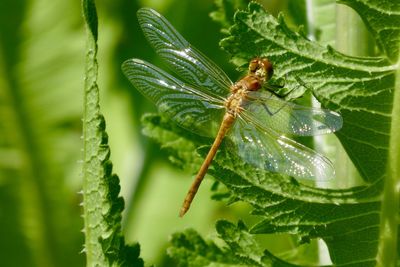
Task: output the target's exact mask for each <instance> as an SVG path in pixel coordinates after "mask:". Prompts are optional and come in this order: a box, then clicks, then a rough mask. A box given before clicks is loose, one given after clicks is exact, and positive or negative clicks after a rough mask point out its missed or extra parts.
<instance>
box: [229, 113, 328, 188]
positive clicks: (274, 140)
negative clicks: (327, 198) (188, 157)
mask: <svg viewBox="0 0 400 267" xmlns="http://www.w3.org/2000/svg"><path fill="white" fill-rule="evenodd" d="M230 138H231V139H232V141H233V142H234V143H235V144H236V145H237V148H238V154H239V156H240V157H241V158H242V159H243V160H244V161H246V162H248V163H250V164H251V165H253V166H255V167H256V168H259V169H265V170H268V171H271V172H277V173H282V174H286V175H289V176H292V177H294V178H298V179H312V180H318V181H324V180H328V179H331V178H333V177H334V176H335V170H334V168H333V166H332V163H331V162H330V161H329V160H328V159H327V158H325V157H324V156H322V155H319V154H318V153H316V152H315V151H313V150H311V149H309V148H307V147H305V146H303V145H301V144H299V143H297V142H295V141H293V140H291V139H289V138H287V137H285V136H279V135H278V134H277V133H276V132H275V131H273V130H270V129H267V128H266V127H264V126H261V125H258V124H257V123H256V122H249V121H246V120H245V119H244V118H243V117H238V119H237V121H236V123H235V125H234V126H233V129H232V131H231V132H230Z"/></svg>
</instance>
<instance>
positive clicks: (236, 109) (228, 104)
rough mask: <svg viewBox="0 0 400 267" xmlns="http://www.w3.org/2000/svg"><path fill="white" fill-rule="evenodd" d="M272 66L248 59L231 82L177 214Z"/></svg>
mask: <svg viewBox="0 0 400 267" xmlns="http://www.w3.org/2000/svg"><path fill="white" fill-rule="evenodd" d="M272 73H273V68H272V64H271V62H269V60H268V59H266V58H255V59H253V60H252V61H250V64H249V72H248V74H247V75H246V76H245V77H243V78H242V79H241V80H239V81H238V82H236V83H235V84H233V85H232V86H231V88H230V91H231V95H230V96H229V97H228V98H227V99H226V101H225V108H226V113H225V115H224V118H223V120H222V123H221V126H220V128H219V130H218V134H217V136H216V137H215V140H214V143H213V144H212V146H211V148H210V151H209V152H208V154H207V156H206V158H205V159H204V161H203V164H202V165H201V167H200V170H199V172H198V173H197V175H196V177H195V179H194V181H193V183H192V185H191V187H190V189H189V191H188V193H187V194H186V197H185V200H184V201H183V204H182V208H181V210H180V212H179V216H181V217H182V216H183V215H185V213H186V212H187V211H188V210H189V208H190V204H191V203H192V201H193V198H194V196H195V195H196V193H197V190H198V189H199V186H200V184H201V182H202V181H203V178H204V176H205V175H206V173H207V170H208V167H209V166H210V164H211V162H212V160H213V158H214V156H215V154H216V153H217V151H218V148H219V146H220V145H221V142H222V140H223V139H224V137H225V136H226V134H227V133H228V131H229V129H230V128H231V127H232V125H233V123H234V122H235V119H236V117H237V116H238V115H239V113H240V112H241V111H242V110H243V106H244V105H245V102H246V98H247V94H248V93H249V92H250V91H257V90H259V89H260V88H261V87H262V86H263V84H264V83H265V82H266V81H267V80H268V79H269V78H270V77H271V76H272Z"/></svg>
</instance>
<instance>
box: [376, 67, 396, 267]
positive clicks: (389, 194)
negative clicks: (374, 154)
mask: <svg viewBox="0 0 400 267" xmlns="http://www.w3.org/2000/svg"><path fill="white" fill-rule="evenodd" d="M394 88H395V91H394V96H393V110H392V114H393V115H392V123H391V127H392V128H391V132H390V142H389V162H388V167H387V177H386V179H385V186H384V191H383V198H382V213H381V219H380V239H379V247H378V257H377V261H378V263H377V266H384V267H392V266H393V267H394V266H397V242H398V240H397V235H398V233H397V231H398V225H399V220H398V211H399V208H400V207H399V205H400V202H399V198H400V132H399V129H400V117H399V115H398V114H400V69H397V71H396V83H395V87H394Z"/></svg>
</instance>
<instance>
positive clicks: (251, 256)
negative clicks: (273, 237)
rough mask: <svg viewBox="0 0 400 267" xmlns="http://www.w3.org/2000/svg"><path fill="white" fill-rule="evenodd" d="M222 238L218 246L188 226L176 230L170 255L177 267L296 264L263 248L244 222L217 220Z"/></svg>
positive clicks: (252, 266) (283, 266)
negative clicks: (221, 245) (222, 242)
mask: <svg viewBox="0 0 400 267" xmlns="http://www.w3.org/2000/svg"><path fill="white" fill-rule="evenodd" d="M216 229H217V232H218V235H219V238H220V239H222V240H223V241H224V243H225V244H226V245H224V246H223V247H220V246H218V245H217V244H216V243H214V242H212V241H206V240H204V239H203V238H202V237H201V236H200V235H199V234H198V233H197V232H196V231H194V230H192V229H188V230H186V231H184V232H183V233H175V234H174V235H173V236H172V238H171V241H170V247H169V248H168V254H169V256H171V257H172V258H173V259H174V260H175V261H176V262H177V263H178V264H177V266H181V267H183V266H188V267H200V266H230V267H234V266H242V267H244V266H249V267H250V266H251V267H254V266H274V267H285V266H286V267H290V266H297V265H293V264H290V263H288V262H285V261H282V260H280V259H278V258H277V257H275V256H274V255H272V254H271V253H269V252H268V251H266V250H265V251H264V250H263V249H261V248H260V247H259V245H258V243H257V241H256V240H255V239H254V236H253V235H252V234H251V233H250V232H249V231H248V229H247V227H246V226H245V225H244V223H242V222H239V223H238V225H234V224H232V223H230V222H228V221H225V220H220V221H218V222H217V223H216Z"/></svg>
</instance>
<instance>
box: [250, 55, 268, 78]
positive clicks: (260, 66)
mask: <svg viewBox="0 0 400 267" xmlns="http://www.w3.org/2000/svg"><path fill="white" fill-rule="evenodd" d="M273 73H274V70H273V67H272V63H271V61H269V60H268V58H259V57H256V58H254V59H252V60H251V61H250V64H249V74H253V75H256V76H258V77H259V78H260V79H261V80H262V81H263V82H266V81H268V80H269V79H271V77H272V74H273Z"/></svg>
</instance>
